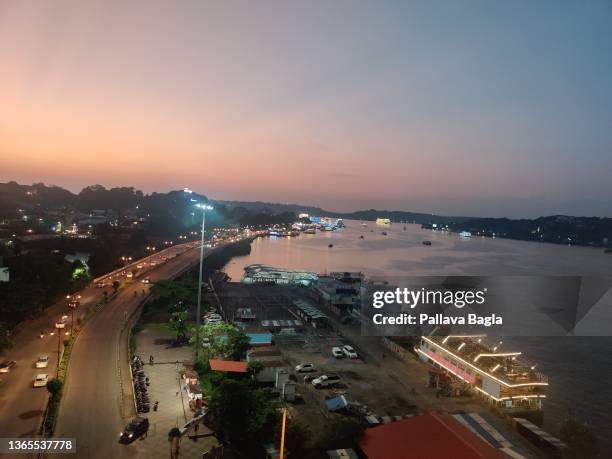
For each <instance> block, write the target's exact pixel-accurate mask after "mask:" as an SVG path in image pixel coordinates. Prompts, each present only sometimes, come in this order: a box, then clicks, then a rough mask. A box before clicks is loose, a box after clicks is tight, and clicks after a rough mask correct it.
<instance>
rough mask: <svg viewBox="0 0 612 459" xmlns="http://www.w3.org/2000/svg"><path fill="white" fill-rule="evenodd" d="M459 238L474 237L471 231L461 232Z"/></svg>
mask: <svg viewBox="0 0 612 459" xmlns="http://www.w3.org/2000/svg"><path fill="white" fill-rule="evenodd" d="M459 237H462V238H465V239H467V238H470V237H472V233H470V232H469V231H461V232H460V233H459Z"/></svg>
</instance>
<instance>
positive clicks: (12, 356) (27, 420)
mask: <svg viewBox="0 0 612 459" xmlns="http://www.w3.org/2000/svg"><path fill="white" fill-rule="evenodd" d="M98 294H99V292H95V291H93V290H92V289H85V290H84V291H83V293H82V294H81V295H82V298H81V301H82V304H83V307H85V306H87V305H90V304H95V303H97V301H99V299H100V298H99V297H98ZM100 296H101V294H100ZM82 313H83V312H82V311H78V312H77V313H76V314H75V320H76V319H77V318H78V317H79V316H80V315H81V314H82ZM64 314H66V315H70V309H69V308H68V307H67V303H66V300H61V301H59V302H58V303H56V304H54V305H53V306H51V307H50V308H47V309H46V310H45V311H43V312H41V313H40V314H39V315H38V316H37V317H35V318H33V319H31V320H28V321H26V322H24V323H22V324H21V325H20V328H19V330H17V332H16V333H14V334H13V335H12V336H11V339H12V341H13V347H12V348H11V349H9V350H7V351H5V353H4V356H3V357H2V360H4V359H9V360H15V361H16V362H17V366H16V367H15V368H13V369H12V370H11V371H10V372H9V373H6V374H4V373H3V374H2V375H1V376H0V432H2V434H3V435H5V436H7V435H8V436H12V437H22V436H31V435H33V434H36V433H37V430H38V427H39V426H40V422H41V416H42V414H43V413H44V409H45V405H46V402H47V398H48V393H47V390H46V389H45V388H44V387H41V388H34V387H33V380H34V378H35V376H36V375H37V374H39V373H47V374H48V375H49V377H50V378H51V377H53V376H54V375H55V374H56V372H57V343H58V334H57V332H56V330H55V322H56V320H57V319H58V318H60V317H61V316H62V315H64ZM69 328H70V319H69V320H68V324H67V326H66V329H65V330H69ZM41 331H44V332H45V334H44V337H43V338H42V339H41V338H40V332H41ZM51 331H54V333H55V334H54V335H53V336H51V335H50V332H51ZM61 333H64V331H63V330H62V331H61V332H60V335H59V337H60V339H63V338H64V337H65V335H62V334H61ZM40 355H48V356H49V365H48V366H47V368H35V362H36V359H37V358H38V357H39V356H40Z"/></svg>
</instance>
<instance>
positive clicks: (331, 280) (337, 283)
mask: <svg viewBox="0 0 612 459" xmlns="http://www.w3.org/2000/svg"><path fill="white" fill-rule="evenodd" d="M359 275H361V276H363V274H361V273H332V274H331V275H329V276H319V279H318V280H317V281H316V282H315V283H314V285H313V290H314V292H315V294H316V295H317V297H318V299H319V302H320V303H322V304H323V305H324V306H326V307H328V308H330V309H331V310H332V311H333V312H334V313H336V314H338V315H343V314H349V313H350V312H351V311H353V310H359V309H360V306H361V280H362V279H363V277H360V276H359Z"/></svg>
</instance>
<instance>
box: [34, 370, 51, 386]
mask: <svg viewBox="0 0 612 459" xmlns="http://www.w3.org/2000/svg"><path fill="white" fill-rule="evenodd" d="M47 381H49V375H48V374H46V373H40V374H37V375H36V378H35V379H34V387H46V386H47Z"/></svg>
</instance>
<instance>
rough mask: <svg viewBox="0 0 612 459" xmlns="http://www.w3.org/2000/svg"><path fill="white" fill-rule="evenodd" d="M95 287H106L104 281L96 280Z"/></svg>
mask: <svg viewBox="0 0 612 459" xmlns="http://www.w3.org/2000/svg"><path fill="white" fill-rule="evenodd" d="M96 287H98V288H104V287H106V284H105V283H104V282H98V283H97V284H96Z"/></svg>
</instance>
